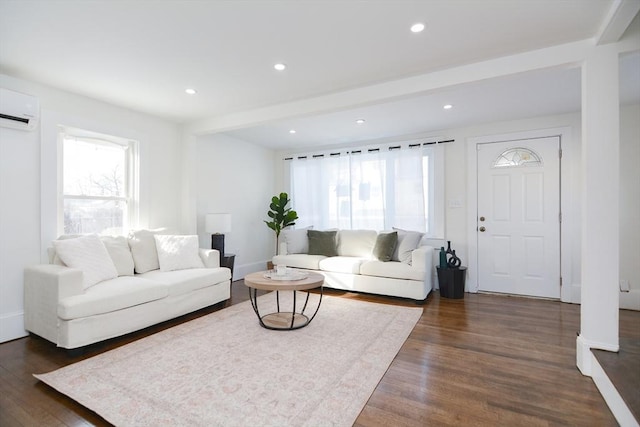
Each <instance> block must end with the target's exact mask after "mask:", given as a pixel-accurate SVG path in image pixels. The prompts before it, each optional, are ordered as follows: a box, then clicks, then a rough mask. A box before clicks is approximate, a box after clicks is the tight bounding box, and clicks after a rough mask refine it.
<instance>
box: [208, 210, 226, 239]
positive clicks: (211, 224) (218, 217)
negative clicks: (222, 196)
mask: <svg viewBox="0 0 640 427" xmlns="http://www.w3.org/2000/svg"><path fill="white" fill-rule="evenodd" d="M205 229H206V230H207V232H209V233H219V234H224V233H229V232H230V231H231V214H228V213H211V214H207V216H206V217H205Z"/></svg>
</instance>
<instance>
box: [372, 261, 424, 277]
mask: <svg viewBox="0 0 640 427" xmlns="http://www.w3.org/2000/svg"><path fill="white" fill-rule="evenodd" d="M360 274H361V275H363V276H377V277H390V278H392V279H407V280H420V281H423V280H424V276H425V272H424V271H420V270H418V269H416V268H413V267H411V266H410V265H409V264H406V263H404V262H398V261H389V262H383V261H366V262H363V263H362V265H361V266H360Z"/></svg>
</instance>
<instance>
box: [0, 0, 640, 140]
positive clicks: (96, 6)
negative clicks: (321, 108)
mask: <svg viewBox="0 0 640 427" xmlns="http://www.w3.org/2000/svg"><path fill="white" fill-rule="evenodd" d="M632 1H636V0H632ZM613 3H614V2H613V0H561V1H559V0H510V1H506V0H455V1H453V0H422V1H418V0H416V1H404V0H395V1H393V0H391V1H382V0H380V1H358V0H342V1H338V0H336V1H307V0H294V1H258V0H255V1H189V0H182V1H177V0H174V1H171V0H166V1H142V0H139V1H109V0H107V1H93V0H87V1H69V0H66V1H65V0H58V1H49V0H39V1H38V0H35V1H29V0H22V1H17V0H16V1H13V0H0V72H1V73H3V74H7V75H12V76H16V77H19V78H24V79H27V80H32V81H36V82H41V83H44V84H48V85H51V86H55V87H58V88H61V89H63V90H67V91H70V92H74V93H78V94H82V95H85V96H89V97H92V98H96V99H99V100H103V101H106V102H110V103H112V104H115V105H120V106H123V107H126V108H130V109H133V110H137V111H142V112H146V113H149V114H153V115H156V116H159V117H163V118H166V119H169V120H172V121H176V122H178V123H190V122H194V121H196V120H201V119H208V118H212V117H216V116H221V115H226V114H230V113H234V112H242V111H248V110H254V109H256V108H259V107H265V106H274V105H278V104H283V103H288V102H291V101H294V100H301V99H306V98H309V97H316V96H321V95H325V94H331V93H336V92H339V91H343V90H348V89H353V88H358V87H363V86H367V85H372V84H376V83H381V82H389V81H393V80H396V79H400V78H404V77H407V76H413V75H419V74H425V73H428V72H432V71H435V70H442V69H445V68H448V67H452V66H457V65H462V64H469V63H474V62H477V61H481V60H486V59H491V58H496V57H501V56H505V55H511V54H516V53H521V52H526V51H530V50H533V49H539V48H544V47H548V46H553V45H559V44H562V43H568V42H572V41H578V40H584V39H587V38H591V37H594V36H596V35H597V34H598V32H599V30H600V28H601V27H602V25H603V23H605V22H606V20H607V15H608V13H609V11H610V9H611V7H612V5H613ZM636 20H637V18H636ZM419 21H420V22H424V23H425V24H426V30H425V31H424V32H422V33H420V34H413V33H411V32H410V31H409V27H410V25H411V24H413V23H415V22H419ZM276 62H284V63H286V64H287V65H288V68H287V69H286V70H285V71H284V72H277V71H275V70H274V69H273V64H275V63H276ZM627 67H629V69H628V70H627ZM621 69H623V73H622V75H623V79H622V83H625V82H626V80H624V76H625V75H629V76H630V77H629V78H628V80H629V84H631V85H632V86H633V85H634V84H635V89H634V88H633V87H632V88H631V90H624V91H622V92H623V93H624V94H625V96H636V100H640V84H639V83H638V78H636V77H637V76H636V77H634V75H637V74H640V73H637V72H636V71H638V70H640V63H639V62H638V59H637V56H635V59H634V57H632V58H631V59H629V60H627V61H626V62H625V61H623V66H622V67H621ZM625 70H626V71H625ZM625 73H626V74H625ZM579 79H580V76H579V72H578V71H577V70H576V69H573V70H572V69H558V70H545V71H541V72H536V73H526V74H521V75H514V76H511V77H508V78H502V79H499V80H489V81H484V82H482V83H476V84H470V85H464V86H459V87H453V88H450V89H447V90H443V91H438V92H436V93H432V94H428V95H424V94H423V95H420V96H417V97H413V98H408V99H404V100H400V101H394V102H390V103H385V104H378V105H371V106H368V107H366V108H365V107H363V108H359V109H356V110H351V111H342V112H337V111H336V112H334V113H330V114H323V115H317V116H314V117H306V118H299V119H291V120H284V121H279V122H274V123H268V124H259V125H257V126H251V127H248V128H246V129H240V130H235V131H232V132H228V133H229V134H231V135H233V136H236V137H239V138H242V139H246V140H248V141H251V142H255V143H257V144H261V145H265V146H268V147H272V148H286V147H291V146H293V145H295V146H305V145H309V146H310V145H318V144H320V145H327V144H332V143H341V142H351V141H357V140H365V139H375V138H382V137H389V136H394V135H400V134H413V133H418V132H425V131H430V130H432V129H443V128H449V127H456V126H461V125H465V124H470V123H474V122H478V121H489V120H495V119H496V118H500V119H503V120H504V119H508V118H512V117H513V118H516V116H518V115H521V116H522V117H525V116H531V115H542V114H554V113H562V112H568V111H577V110H578V109H579V103H580V101H579V99H580V80H579ZM622 83H621V84H622ZM187 87H193V88H195V89H196V90H197V91H198V94H197V95H195V96H188V95H186V94H185V93H184V89H185V88H187ZM634 90H635V95H634ZM487 100H490V101H491V102H487ZM523 100H526V102H524V101H523ZM444 103H451V104H454V106H455V107H454V108H453V109H452V110H449V111H444V110H442V105H443V104H444ZM358 117H363V118H365V119H366V120H367V121H366V123H365V124H364V125H361V126H355V125H354V120H355V119H356V118H358ZM257 123H258V121H256V124H257ZM291 128H295V129H296V130H297V133H296V134H295V135H290V134H289V133H288V130H289V129H291ZM292 137H295V138H292Z"/></svg>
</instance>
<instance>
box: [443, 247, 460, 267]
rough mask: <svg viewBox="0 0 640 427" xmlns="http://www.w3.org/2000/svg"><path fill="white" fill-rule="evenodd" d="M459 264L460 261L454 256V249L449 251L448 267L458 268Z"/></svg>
mask: <svg viewBox="0 0 640 427" xmlns="http://www.w3.org/2000/svg"><path fill="white" fill-rule="evenodd" d="M460 264H462V261H461V260H460V258H458V257H457V256H456V251H451V258H449V261H447V265H448V266H449V268H458V267H460Z"/></svg>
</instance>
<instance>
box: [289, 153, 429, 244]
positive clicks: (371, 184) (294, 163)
mask: <svg viewBox="0 0 640 427" xmlns="http://www.w3.org/2000/svg"><path fill="white" fill-rule="evenodd" d="M288 162H289V168H290V169H289V176H290V192H291V199H292V204H293V208H294V209H295V210H296V211H297V212H298V216H299V218H300V219H299V220H298V221H297V227H305V226H310V225H312V226H314V228H315V229H317V230H322V229H327V228H340V229H370V230H385V229H391V228H392V227H398V228H403V229H407V230H418V231H422V232H428V231H429V223H430V221H429V216H430V214H429V211H430V210H431V209H432V204H433V197H432V193H433V191H432V186H433V174H432V172H433V168H432V167H430V165H432V164H433V156H431V155H430V150H429V148H422V147H417V148H402V149H393V150H389V149H379V150H377V149H376V150H370V151H365V150H361V151H360V152H352V153H350V154H343V155H334V156H331V155H324V156H322V157H320V156H317V157H307V158H302V159H300V158H298V159H292V160H288Z"/></svg>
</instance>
